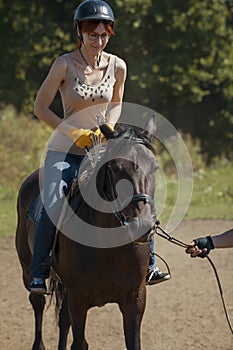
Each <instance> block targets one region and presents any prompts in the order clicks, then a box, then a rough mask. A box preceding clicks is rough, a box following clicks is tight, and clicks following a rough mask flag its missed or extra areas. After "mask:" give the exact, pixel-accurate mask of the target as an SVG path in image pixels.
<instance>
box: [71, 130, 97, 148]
mask: <svg viewBox="0 0 233 350" xmlns="http://www.w3.org/2000/svg"><path fill="white" fill-rule="evenodd" d="M91 134H93V131H91V130H90V129H77V128H74V127H72V128H71V129H70V130H69V132H68V133H67V135H68V136H69V137H70V138H71V139H72V140H73V141H74V143H75V144H76V146H78V147H79V148H85V147H92V138H91Z"/></svg>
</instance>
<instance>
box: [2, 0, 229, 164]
mask: <svg viewBox="0 0 233 350" xmlns="http://www.w3.org/2000/svg"><path fill="white" fill-rule="evenodd" d="M80 2H81V1H65V0H54V1H52V2H51V1H50V2H47V1H45V0H40V1H35V0H34V1H33V0H32V1H29V0H24V1H22V2H21V1H17V0H13V1H11V2H8V1H6V0H5V1H4V0H0V20H1V22H0V29H1V33H2V34H1V36H0V54H1V65H2V70H1V72H2V79H0V100H1V101H2V102H4V103H5V104H9V103H11V104H14V105H15V106H16V107H17V108H18V110H23V111H32V108H33V101H34V97H35V94H36V91H37V89H38V87H39V85H40V84H41V82H42V80H43V79H44V77H45V76H46V74H47V72H48V69H49V67H50V65H51V63H52V61H53V60H54V58H55V57H57V56H58V55H61V54H62V53H64V52H67V51H71V50H73V48H74V45H75V42H76V35H75V32H74V29H73V25H72V23H73V14H74V10H75V8H76V7H77V5H78V4H79V3H80ZM109 3H110V5H111V6H112V7H113V9H114V12H115V14H116V25H115V31H116V34H117V35H116V36H115V37H114V38H113V39H112V40H111V41H110V43H109V46H108V50H109V51H111V52H113V53H116V54H118V55H119V56H121V57H122V58H124V59H125V60H126V61H127V64H128V78H127V82H126V90H125V101H127V102H134V103H138V104H143V105H147V106H149V107H151V108H153V109H155V110H157V111H158V112H160V113H162V114H163V115H164V116H165V117H167V118H168V119H169V120H170V121H171V122H172V123H173V124H174V125H175V126H176V127H177V128H179V129H182V130H184V131H185V132H189V133H192V134H193V135H194V136H197V137H199V138H200V139H201V142H202V147H203V151H204V152H207V154H208V157H209V158H210V159H211V157H213V156H214V155H220V154H222V153H225V154H226V155H228V156H229V155H230V153H231V152H232V124H233V122H232V119H233V102H232V101H233V45H232V43H233V1H232V0H228V1H227V0H209V1H205V0H186V1H181V0H163V1H153V0H109ZM54 108H56V110H58V111H59V110H60V105H59V103H58V102H56V104H55V106H54Z"/></svg>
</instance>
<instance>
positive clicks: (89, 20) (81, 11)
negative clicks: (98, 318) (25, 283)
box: [29, 0, 170, 293]
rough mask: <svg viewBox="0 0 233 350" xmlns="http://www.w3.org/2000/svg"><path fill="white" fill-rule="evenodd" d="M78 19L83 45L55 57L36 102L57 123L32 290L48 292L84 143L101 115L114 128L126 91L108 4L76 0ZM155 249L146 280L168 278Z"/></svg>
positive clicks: (97, 134)
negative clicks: (55, 105)
mask: <svg viewBox="0 0 233 350" xmlns="http://www.w3.org/2000/svg"><path fill="white" fill-rule="evenodd" d="M74 24H75V28H76V31H77V34H78V37H79V39H80V40H79V45H78V47H77V49H75V50H74V51H72V52H70V53H66V54H63V55H62V56H60V57H58V58H57V59H56V60H55V61H54V63H53V64H52V66H51V69H50V71H49V73H48V75H47V77H46V79H45V80H44V82H43V84H42V86H41V87H40V89H39V91H38V94H37V97H36V100H35V106H34V113H35V115H36V116H37V117H38V118H39V119H41V120H42V121H44V122H45V123H47V124H48V125H50V126H51V127H52V128H53V129H56V132H55V134H54V135H55V136H54V137H53V138H52V140H51V142H50V143H49V145H48V151H47V153H46V158H45V162H44V176H43V188H44V198H43V205H44V206H43V210H42V213H41V217H40V219H39V222H38V224H37V227H36V232H35V241H34V250H33V256H32V260H31V267H30V275H31V282H30V286H29V290H30V291H31V292H34V293H46V290H47V289H46V283H45V280H46V279H47V278H48V277H49V275H50V263H49V260H50V259H49V254H50V251H51V249H52V246H53V242H54V236H55V231H56V224H57V222H58V220H59V216H60V214H61V210H62V206H63V202H64V198H65V194H66V192H67V188H68V186H69V183H70V182H71V181H72V179H73V178H75V177H76V176H77V174H78V170H79V168H80V165H81V163H82V161H83V159H84V156H85V148H86V147H88V148H92V146H93V142H95V140H97V139H100V138H102V139H103V140H104V135H103V134H102V133H101V130H100V128H99V119H98V118H100V119H101V120H102V121H103V122H104V123H106V124H108V126H109V127H110V128H112V129H113V128H114V126H115V124H116V122H117V120H118V118H119V117H120V108H119V107H120V105H121V102H122V99H123V93H124V84H125V79H126V64H125V62H124V61H123V60H122V59H121V58H119V57H117V56H115V55H112V54H110V53H108V52H106V51H104V49H105V47H106V45H107V43H108V41H109V40H110V38H111V37H112V36H113V35H114V31H113V25H114V15H113V11H112V9H111V8H110V6H109V5H108V4H107V3H106V2H104V1H99V0H86V1H84V2H82V3H81V4H80V5H79V6H78V8H77V10H76V12H75V15H74ZM57 91H59V92H60V95H61V99H62V103H63V110H64V119H63V120H62V119H61V118H60V117H59V116H58V115H56V114H55V113H54V112H53V111H52V110H51V109H50V105H51V103H52V101H53V100H54V98H55V95H56V93H57ZM97 116H98V118H97ZM153 249H154V242H153V240H152V242H151V253H152V255H151V258H150V262H149V267H148V271H149V273H148V277H147V278H148V284H155V283H158V282H161V281H164V280H166V279H169V278H170V276H169V275H168V274H165V273H162V272H161V271H160V270H159V269H158V268H156V267H155V261H154V255H153V252H154V251H153Z"/></svg>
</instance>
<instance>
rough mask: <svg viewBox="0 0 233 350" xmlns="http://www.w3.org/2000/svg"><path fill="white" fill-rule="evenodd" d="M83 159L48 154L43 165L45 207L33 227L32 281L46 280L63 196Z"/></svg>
mask: <svg viewBox="0 0 233 350" xmlns="http://www.w3.org/2000/svg"><path fill="white" fill-rule="evenodd" d="M83 158H84V156H81V155H76V154H71V153H67V154H65V153H62V152H55V151H48V152H47V155H46V159H45V164H44V199H43V200H44V206H43V210H42V213H41V217H40V220H39V222H38V224H37V227H36V232H35V243H34V251H33V256H32V261H31V266H30V273H31V277H32V278H33V277H40V278H48V277H49V273H50V261H49V260H50V257H49V254H50V251H51V249H52V246H53V241H54V236H55V232H56V224H57V222H58V219H59V216H60V213H61V210H62V206H63V202H64V198H65V194H66V192H67V189H68V186H69V183H70V182H71V181H72V180H73V179H74V178H75V177H77V175H78V170H79V168H80V165H81V162H82V160H83Z"/></svg>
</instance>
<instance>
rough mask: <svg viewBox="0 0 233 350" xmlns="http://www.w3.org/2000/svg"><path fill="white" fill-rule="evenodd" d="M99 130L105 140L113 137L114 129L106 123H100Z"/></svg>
mask: <svg viewBox="0 0 233 350" xmlns="http://www.w3.org/2000/svg"><path fill="white" fill-rule="evenodd" d="M100 130H101V132H102V134H104V136H105V137H106V139H107V140H109V139H114V137H115V136H114V134H115V133H114V130H113V129H112V128H111V127H109V126H108V124H103V125H100Z"/></svg>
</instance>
